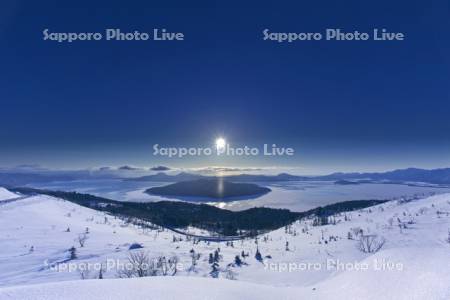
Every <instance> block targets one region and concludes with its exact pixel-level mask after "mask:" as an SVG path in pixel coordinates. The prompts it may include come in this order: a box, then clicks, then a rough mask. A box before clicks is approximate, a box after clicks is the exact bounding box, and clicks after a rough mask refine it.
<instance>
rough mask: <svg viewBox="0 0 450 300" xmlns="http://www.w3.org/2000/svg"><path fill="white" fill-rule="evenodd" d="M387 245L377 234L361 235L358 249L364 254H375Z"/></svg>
mask: <svg viewBox="0 0 450 300" xmlns="http://www.w3.org/2000/svg"><path fill="white" fill-rule="evenodd" d="M384 243H386V239H385V238H384V237H382V236H378V235H376V234H368V235H361V236H360V238H359V242H358V249H359V250H360V251H362V252H364V253H375V252H377V251H379V250H380V249H381V248H382V247H383V246H384Z"/></svg>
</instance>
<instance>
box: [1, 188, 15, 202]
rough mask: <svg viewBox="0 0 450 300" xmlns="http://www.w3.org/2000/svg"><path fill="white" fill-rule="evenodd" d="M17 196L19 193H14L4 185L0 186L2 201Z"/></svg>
mask: <svg viewBox="0 0 450 300" xmlns="http://www.w3.org/2000/svg"><path fill="white" fill-rule="evenodd" d="M17 197H19V196H18V195H17V194H14V193H12V192H10V191H8V190H7V189H5V188H3V187H0V201H3V200H8V199H14V198H17Z"/></svg>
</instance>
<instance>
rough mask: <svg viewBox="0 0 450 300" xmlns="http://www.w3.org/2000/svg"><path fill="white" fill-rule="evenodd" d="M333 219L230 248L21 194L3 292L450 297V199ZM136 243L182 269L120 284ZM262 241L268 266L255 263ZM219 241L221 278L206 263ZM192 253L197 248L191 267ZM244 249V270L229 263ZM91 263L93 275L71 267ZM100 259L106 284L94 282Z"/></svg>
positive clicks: (1, 275)
mask: <svg viewBox="0 0 450 300" xmlns="http://www.w3.org/2000/svg"><path fill="white" fill-rule="evenodd" d="M2 194H4V192H2ZM17 197H18V195H15V194H13V197H12V198H17ZM331 221H333V223H335V224H333V225H326V226H312V220H305V221H301V222H296V223H294V224H292V226H289V227H287V228H280V229H278V230H275V231H273V232H270V233H269V234H266V235H263V236H260V237H259V238H258V239H257V240H256V239H249V240H245V241H235V242H233V244H232V245H231V244H230V243H228V244H227V243H225V242H222V243H207V242H195V241H193V240H192V239H190V240H189V239H186V237H185V236H182V235H179V234H174V233H173V232H171V231H168V230H156V229H155V230H150V229H142V228H140V227H138V226H134V225H130V224H126V223H125V222H124V221H123V220H120V219H116V218H114V217H112V216H108V215H105V214H104V213H102V212H98V211H95V210H91V209H88V208H85V207H81V206H78V205H76V204H74V203H71V202H68V201H64V200H61V199H56V198H52V197H48V196H32V197H28V198H24V199H19V200H17V201H13V202H9V203H5V204H3V205H0V245H1V246H0V266H1V272H0V287H1V288H0V299H125V298H126V299H142V298H145V299H179V298H183V299H230V298H235V299H264V298H266V299H273V298H275V297H277V298H280V299H299V298H302V297H303V298H304V299H450V243H449V242H448V239H449V229H450V194H444V195H437V196H433V197H429V198H425V199H420V200H414V201H410V202H402V201H391V202H387V203H384V204H382V205H378V206H375V207H371V208H367V209H364V210H361V211H355V212H348V213H345V214H341V215H338V216H335V218H331ZM361 231H362V234H363V235H364V236H371V235H377V239H379V240H381V239H382V238H383V239H384V240H385V244H384V246H383V247H382V248H381V250H379V251H378V252H376V253H364V252H362V251H360V250H359V249H358V247H357V246H358V244H359V242H358V239H359V238H360V236H361ZM193 232H195V233H196V234H198V233H201V231H200V230H195V229H193ZM349 232H350V235H351V236H349ZM80 235H81V236H86V237H87V240H86V241H85V244H84V247H81V246H80V243H79V241H78V238H79V237H80ZM349 237H350V238H351V239H349ZM132 243H140V244H141V245H142V246H143V247H144V248H143V249H138V250H133V251H131V252H134V253H136V252H139V251H145V252H147V253H148V254H149V256H150V257H155V258H156V257H160V256H165V257H173V256H177V257H178V258H179V264H178V272H177V274H176V275H175V276H173V277H172V276H160V277H146V278H141V279H138V278H133V279H118V278H117V277H118V272H117V270H116V268H115V267H116V266H117V262H119V264H120V263H121V262H126V259H127V257H128V255H129V253H130V251H129V250H128V248H129V246H130V244H132ZM71 247H75V248H76V256H77V258H76V259H73V260H69V257H70V254H69V251H68V249H69V248H71ZM257 247H258V248H259V251H260V252H261V254H262V256H263V257H264V262H263V263H261V262H258V261H257V260H256V259H255V258H254V257H255V252H256V248H257ZM217 248H220V256H221V258H220V261H219V279H213V278H211V277H210V274H209V273H210V272H211V265H210V263H209V261H208V258H209V254H210V253H213V252H214V251H215V250H216V249H217ZM191 249H193V250H194V251H195V253H196V254H200V259H199V260H198V262H197V264H196V265H195V266H194V267H193V268H192V266H191V265H192V258H191V256H192V253H191V252H190V250H191ZM242 251H244V252H245V253H248V254H249V256H248V257H246V258H245V259H243V261H244V262H245V263H246V264H247V265H243V266H241V267H238V266H232V265H230V266H228V265H229V264H230V263H232V262H233V261H234V258H235V256H236V255H240V254H241V253H242ZM269 257H270V258H269ZM114 262H115V264H116V266H114V267H106V265H107V264H108V263H110V264H111V266H112V264H113V263H114ZM88 264H89V266H90V267H91V270H90V271H89V272H83V271H81V270H72V271H68V268H69V267H73V268H78V269H80V268H82V266H86V265H88ZM100 264H103V266H104V267H102V270H103V272H102V276H103V278H105V279H103V280H99V279H94V278H98V276H99V270H98V266H99V265H100ZM56 265H57V266H59V270H57V269H56V268H55V267H54V266H56ZM82 276H83V277H85V278H88V280H81V279H80V278H81V277H82ZM226 278H233V279H235V280H228V279H226Z"/></svg>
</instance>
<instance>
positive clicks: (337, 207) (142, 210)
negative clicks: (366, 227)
mask: <svg viewBox="0 0 450 300" xmlns="http://www.w3.org/2000/svg"><path fill="white" fill-rule="evenodd" d="M11 190H12V191H15V192H19V193H22V194H44V195H49V196H54V197H57V198H61V199H65V200H68V201H71V202H74V203H76V204H79V205H81V206H85V207H89V208H92V209H96V210H101V211H105V212H109V213H111V214H112V215H117V216H120V217H125V218H127V217H128V218H138V219H141V220H144V221H148V222H151V223H154V224H156V225H159V226H163V227H167V228H184V227H187V226H194V227H197V228H201V229H205V230H208V231H212V232H216V233H218V234H221V235H226V236H233V235H256V234H258V233H261V232H265V231H269V230H274V229H278V228H280V227H283V226H285V225H288V224H290V223H292V222H294V221H296V220H298V219H300V218H303V217H310V216H330V215H333V214H336V213H339V212H343V211H350V210H355V209H361V208H365V207H368V206H373V205H376V204H379V203H381V202H383V201H379V200H359V201H347V202H341V203H336V204H332V205H328V206H324V207H318V208H315V209H312V210H309V211H306V212H292V211H289V210H287V209H274V208H265V207H258V208H250V209H247V210H243V211H229V210H225V209H220V208H217V207H214V206H210V205H206V204H193V203H187V202H173V201H159V202H149V203H137V202H120V201H115V200H110V199H106V198H102V197H97V196H93V195H90V194H81V193H77V192H62V191H49V190H38V189H32V188H14V189H11Z"/></svg>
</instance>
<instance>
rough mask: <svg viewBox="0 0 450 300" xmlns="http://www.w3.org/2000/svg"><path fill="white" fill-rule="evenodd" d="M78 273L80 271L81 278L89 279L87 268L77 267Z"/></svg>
mask: <svg viewBox="0 0 450 300" xmlns="http://www.w3.org/2000/svg"><path fill="white" fill-rule="evenodd" d="M78 273H80V278H81V279H89V268H87V267H86V268H81V269H78Z"/></svg>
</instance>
